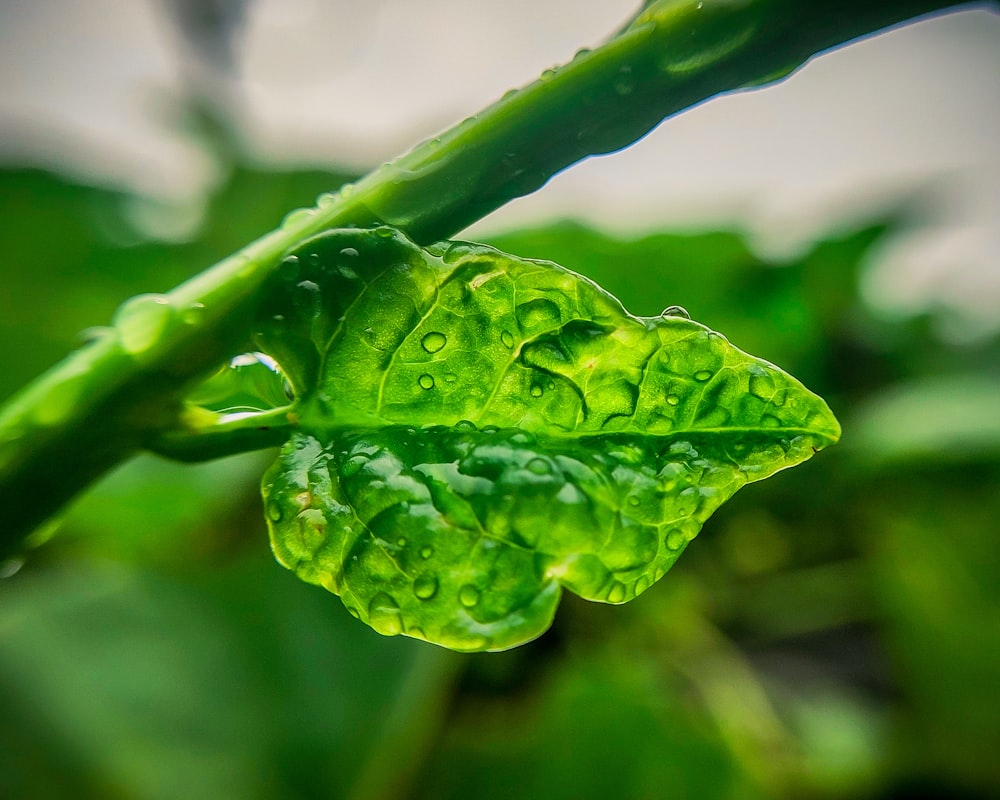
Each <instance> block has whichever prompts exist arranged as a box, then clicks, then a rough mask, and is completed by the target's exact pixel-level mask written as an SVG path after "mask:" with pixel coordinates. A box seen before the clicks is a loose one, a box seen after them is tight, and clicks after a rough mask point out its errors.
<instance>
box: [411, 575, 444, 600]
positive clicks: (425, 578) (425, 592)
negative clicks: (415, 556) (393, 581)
mask: <svg viewBox="0 0 1000 800" xmlns="http://www.w3.org/2000/svg"><path fill="white" fill-rule="evenodd" d="M437 590H438V579H437V578H435V577H434V576H433V575H420V576H418V577H417V578H416V580H414V581H413V593H414V594H415V595H416V596H417V598H418V599H420V600H430V599H431V598H432V597H434V595H436V594H437Z"/></svg>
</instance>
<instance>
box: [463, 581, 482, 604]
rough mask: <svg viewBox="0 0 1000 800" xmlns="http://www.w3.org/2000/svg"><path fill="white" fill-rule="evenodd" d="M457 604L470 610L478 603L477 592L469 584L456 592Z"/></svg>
mask: <svg viewBox="0 0 1000 800" xmlns="http://www.w3.org/2000/svg"><path fill="white" fill-rule="evenodd" d="M458 602H459V603H461V604H462V605H463V606H465V607H466V608H472V607H473V606H474V605H476V603H478V602H479V590H478V589H477V588H476V587H475V586H473V585H472V584H471V583H467V584H465V586H463V587H462V588H461V589H459V590H458Z"/></svg>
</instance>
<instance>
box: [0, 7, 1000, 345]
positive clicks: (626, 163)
mask: <svg viewBox="0 0 1000 800" xmlns="http://www.w3.org/2000/svg"><path fill="white" fill-rule="evenodd" d="M637 5H638V0H504V2H502V3H501V2H496V0H419V2H416V1H415V0H380V1H376V0H367V2H363V3H362V2H357V0H326V1H325V2H324V1H323V0H258V2H257V3H256V4H255V5H254V7H253V12H252V14H251V16H250V18H249V19H248V20H247V24H246V25H245V27H244V31H243V36H242V37H241V40H240V42H239V44H238V48H237V59H238V66H239V71H240V80H239V81H238V82H237V84H236V85H235V86H234V87H231V88H233V89H234V90H235V96H236V97H237V98H239V102H238V103H237V105H236V107H235V109H234V112H235V113H236V114H237V117H238V119H239V120H240V123H241V126H242V129H243V130H244V131H245V133H246V136H247V140H248V142H249V143H250V145H251V146H252V148H253V150H254V151H255V152H257V153H258V154H260V156H261V157H262V158H266V159H272V160H279V161H286V162H294V163H309V164H353V165H357V166H362V165H365V164H373V163H379V162H381V161H385V160H387V159H389V158H391V157H393V156H394V155H396V154H398V153H399V152H400V151H402V150H405V149H407V148H408V147H409V146H410V145H412V144H413V143H414V142H416V141H418V140H419V139H422V138H425V137H427V136H428V135H430V134H433V133H434V132H436V131H437V130H440V129H441V128H444V127H446V126H447V125H449V124H451V123H452V122H455V121H457V120H458V119H461V118H462V117H464V116H467V115H469V114H471V113H474V112H475V111H477V110H478V109H479V108H480V107H482V106H483V105H485V104H487V103H488V102H490V101H492V100H494V99H495V98H496V97H498V96H499V95H500V94H502V93H503V92H504V91H505V90H506V89H508V88H511V87H512V86H516V85H520V84H523V83H525V82H527V81H529V80H531V79H532V78H534V77H535V76H536V75H537V74H538V73H539V72H540V71H541V70H542V69H544V68H546V67H549V66H553V65H554V64H556V63H559V62H562V61H565V60H567V59H568V58H570V57H571V56H572V54H573V52H574V51H575V50H576V49H577V48H578V47H580V46H584V45H592V44H594V43H596V42H598V41H599V40H600V39H602V38H603V37H604V36H605V35H607V33H608V32H610V31H611V30H613V29H614V28H615V27H617V26H618V25H619V24H620V23H621V22H622V21H623V20H624V19H625V18H626V17H628V16H629V14H630V13H631V12H632V11H633V10H634V8H635V6H637ZM196 74H197V73H196ZM191 75H192V71H191V59H190V56H189V54H188V53H187V52H186V51H185V50H184V48H183V45H182V44H181V43H180V42H179V40H178V37H177V35H176V33H175V31H174V28H173V25H172V22H171V20H170V19H169V18H168V17H167V16H166V14H165V13H164V10H163V8H162V6H161V5H160V4H159V3H158V2H156V0H130V1H129V2H125V3H123V2H120V0H75V2H74V3H71V4H70V3H66V2H65V1H64V0H0V159H2V160H6V161H8V162H16V163H25V162H26V163H38V164H54V165H57V166H58V167H60V168H64V169H69V170H71V171H74V172H76V173H78V174H84V175H86V176H88V177H89V178H90V179H92V180H96V181H99V182H101V183H108V184H112V185H117V186H124V187H128V188H132V189H134V190H136V191H139V192H141V193H144V194H148V195H151V196H156V197H163V198H168V199H172V200H191V199H196V198H197V197H199V196H200V195H201V194H202V193H203V192H204V190H205V188H206V186H208V185H209V184H210V182H211V181H212V180H213V177H214V170H213V165H212V164H211V163H210V162H209V161H208V160H207V159H206V157H205V156H204V155H203V154H201V153H200V152H199V151H198V150H197V149H196V148H195V147H194V146H193V145H192V144H191V143H190V142H188V141H186V140H185V138H184V136H183V134H182V133H180V132H179V131H177V130H176V129H174V128H172V127H171V122H170V120H171V115H172V113H173V112H172V111H171V103H172V102H173V99H175V98H177V97H179V96H181V95H182V94H183V92H184V88H183V87H184V81H185V79H189V78H190V77H191ZM202 79H203V76H202ZM998 142H1000V15H996V14H991V13H989V12H986V11H982V10H973V11H964V12H962V13H958V14H952V15H949V16H946V17H942V18H938V19H934V20H929V21H926V22H922V23H919V24H916V25H913V26H910V27H907V28H904V29H901V30H898V31H894V32H892V33H889V34H886V35H883V36H880V37H878V38H876V39H873V40H868V41H865V42H862V43H860V44H855V45H852V46H851V47H849V48H846V49H843V50H840V51H837V52H835V53H832V54H828V55H826V56H823V57H821V58H819V59H816V60H814V61H813V62H812V63H810V64H809V65H807V66H806V67H805V68H804V69H802V70H800V71H799V72H798V73H797V74H795V75H794V76H792V77H791V78H790V79H789V80H787V81H785V82H783V83H782V84H780V85H778V86H775V87H771V88H767V89H764V90H761V91H755V92H748V93H743V94H738V95H733V96H729V97H725V98H721V99H716V100H713V101H711V102H709V103H707V104H704V105H702V106H700V107H699V108H697V109H695V110H693V111H691V112H688V113H685V114H682V115H680V116H679V117H677V118H675V119H673V120H669V121H668V122H667V123H665V124H664V125H662V126H661V127H660V128H659V129H657V130H656V131H654V132H653V133H652V134H651V135H650V136H648V137H647V138H646V139H645V140H644V141H642V142H641V143H639V144H638V145H636V146H634V147H632V148H630V149H629V150H627V151H625V152H623V153H619V154H615V155H613V156H609V157H604V158H599V159H592V160H590V161H588V162H586V163H584V164H582V165H578V166H576V167H574V168H572V169H571V170H569V171H567V172H566V173H564V174H563V175H561V176H558V177H557V178H555V179H554V180H552V181H551V182H550V183H549V185H548V186H546V187H544V188H543V189H542V191H540V192H538V193H536V194H535V195H533V196H532V197H529V198H525V199H523V200H520V201H517V202H515V203H512V204H510V205H509V206H508V207H507V208H505V209H503V210H501V211H500V212H498V213H497V214H495V215H493V216H492V217H491V218H489V219H488V220H486V221H484V222H483V223H480V225H479V226H478V230H480V231H482V230H497V229H499V228H504V227H509V226H512V225H520V224H523V223H530V224H537V223H538V222H540V221H543V220H546V219H552V218H558V217H565V216H574V217H581V218H585V219H589V220H593V221H595V222H598V223H599V224H602V225H604V226H609V227H613V228H616V229H627V230H649V229H663V228H679V227H707V226H721V225H727V226H732V225H736V226H739V227H742V228H745V229H747V230H748V231H750V232H751V233H752V234H753V235H754V237H755V240H756V241H757V242H758V244H759V246H761V247H763V248H765V249H768V250H771V251H775V250H789V249H792V248H794V247H795V246H797V244H798V243H801V242H803V241H807V240H808V239H809V238H810V237H811V236H813V235H815V234H816V233H817V232H818V231H822V230H826V229H829V228H831V227H835V226H837V225H838V224H843V223H845V222H849V221H850V220H851V219H858V218H863V217H864V215H865V214H866V213H867V212H870V211H871V210H873V209H877V208H879V207H880V206H881V205H882V204H885V203H887V202H891V201H892V200H893V199H899V198H905V197H908V196H910V195H913V194H916V193H918V192H919V193H921V195H922V196H926V201H925V205H926V208H927V217H928V221H927V224H926V225H924V226H923V227H921V228H919V229H917V230H915V231H914V232H912V233H910V234H907V235H905V236H900V237H898V238H897V239H896V240H895V241H894V242H893V243H892V244H891V245H889V246H888V247H887V248H885V250H884V252H883V253H882V254H881V256H880V262H879V265H878V270H877V271H876V272H875V273H874V275H873V280H872V285H871V288H872V290H873V292H874V293H875V294H879V293H880V292H881V294H882V295H885V294H886V293H887V289H888V287H890V286H891V288H892V294H893V296H894V298H895V300H896V302H897V303H902V304H904V305H910V306H912V307H918V306H920V305H921V304H925V303H928V302H937V303H944V304H948V305H953V306H959V307H962V308H965V309H967V310H968V311H970V312H972V313H973V314H974V316H975V317H976V318H977V319H978V323H976V324H973V325H972V326H971V327H970V330H974V329H975V328H977V327H980V326H982V327H1000V311H998V309H1000V257H998V254H1000V146H998ZM569 266H572V265H569Z"/></svg>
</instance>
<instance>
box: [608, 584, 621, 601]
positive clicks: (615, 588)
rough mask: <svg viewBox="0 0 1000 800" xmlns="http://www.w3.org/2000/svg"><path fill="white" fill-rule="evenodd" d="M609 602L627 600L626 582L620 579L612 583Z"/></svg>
mask: <svg viewBox="0 0 1000 800" xmlns="http://www.w3.org/2000/svg"><path fill="white" fill-rule="evenodd" d="M608 602H609V603H624V602H625V584H624V583H621V582H619V581H615V582H614V583H613V584H611V588H610V589H609V590H608Z"/></svg>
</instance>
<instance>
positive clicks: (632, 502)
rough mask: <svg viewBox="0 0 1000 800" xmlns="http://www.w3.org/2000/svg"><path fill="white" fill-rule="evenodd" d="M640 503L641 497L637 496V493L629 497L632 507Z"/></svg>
mask: <svg viewBox="0 0 1000 800" xmlns="http://www.w3.org/2000/svg"><path fill="white" fill-rule="evenodd" d="M639 503H640V500H639V498H638V497H636V496H635V495H632V496H631V497H630V498H629V499H628V504H629V505H630V506H632V507H635V506H637V505H639Z"/></svg>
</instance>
